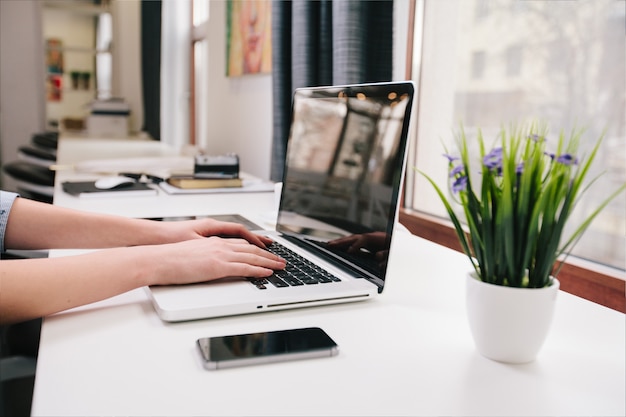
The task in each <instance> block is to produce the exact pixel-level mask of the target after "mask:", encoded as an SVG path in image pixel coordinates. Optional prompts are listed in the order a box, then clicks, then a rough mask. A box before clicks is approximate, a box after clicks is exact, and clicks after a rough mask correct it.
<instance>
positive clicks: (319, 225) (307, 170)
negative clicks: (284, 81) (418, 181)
mask: <svg viewBox="0 0 626 417" xmlns="http://www.w3.org/2000/svg"><path fill="white" fill-rule="evenodd" d="M412 92H413V87H412V84H410V83H392V84H373V85H361V86H343V87H326V88H319V87H318V88H304V89H298V90H296V92H295V94H294V101H293V110H292V111H293V114H292V117H293V120H292V126H291V133H290V137H289V142H288V149H287V158H286V163H285V174H284V178H283V193H282V201H281V206H280V211H279V215H278V222H277V230H279V231H280V232H282V233H283V234H286V235H293V236H296V237H298V238H302V239H306V240H308V241H314V242H316V244H317V245H318V246H322V247H324V248H325V249H327V250H328V251H330V252H334V253H336V254H340V256H341V257H345V256H349V257H350V258H351V261H352V262H354V264H355V265H357V266H358V267H359V269H362V270H364V271H365V272H367V273H368V274H371V275H373V278H377V279H379V280H384V271H385V266H386V263H387V255H388V251H389V245H390V241H391V232H392V230H393V226H394V221H395V216H396V213H397V204H398V195H399V189H400V183H401V180H402V174H403V162H404V155H405V150H406V137H407V131H408V119H409V112H410V107H411V106H410V104H411V100H412Z"/></svg>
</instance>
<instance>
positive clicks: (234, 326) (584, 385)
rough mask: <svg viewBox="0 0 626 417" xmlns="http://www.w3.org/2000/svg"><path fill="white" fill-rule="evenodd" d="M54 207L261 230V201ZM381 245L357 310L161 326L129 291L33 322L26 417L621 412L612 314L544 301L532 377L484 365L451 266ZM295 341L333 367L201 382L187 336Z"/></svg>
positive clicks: (462, 267)
mask: <svg viewBox="0 0 626 417" xmlns="http://www.w3.org/2000/svg"><path fill="white" fill-rule="evenodd" d="M61 149H63V148H61ZM59 156H62V155H59ZM70 175H71V173H69V172H66V173H64V174H63V175H62V177H65V178H67V177H68V176H70ZM57 198H58V199H59V201H62V202H63V204H64V205H67V206H81V205H82V208H85V209H92V210H96V211H101V212H110V213H118V214H124V215H139V216H150V217H157V216H162V215H163V216H165V215H189V214H214V213H219V212H222V213H231V212H239V213H242V214H244V215H246V216H249V217H252V218H253V219H254V220H256V221H259V220H260V221H263V220H264V219H267V218H271V216H270V215H268V213H270V212H271V210H272V206H273V202H274V199H273V195H272V193H254V194H246V195H244V194H241V195H232V194H228V195H226V194H225V195H204V196H197V195H196V196H168V195H165V194H160V195H159V197H133V198H132V204H131V201H130V198H127V199H125V200H127V201H124V202H121V201H114V200H106V201H105V200H102V201H100V200H98V202H95V201H90V202H89V204H94V206H85V205H83V204H86V203H85V202H83V201H81V203H80V204H71V203H72V201H74V202H76V203H78V201H79V200H78V199H75V200H70V199H67V198H65V197H61V196H59V195H58V191H57V195H55V204H56V200H57ZM154 199H157V200H158V204H156V205H155V202H156V201H157V200H154ZM96 204H97V206H95V205H96ZM251 208H254V210H255V211H254V212H252V211H250V209H251ZM395 236H396V238H395V240H394V243H393V249H392V255H391V259H390V271H389V275H388V280H387V285H386V287H385V291H384V292H383V294H382V295H381V297H379V298H378V299H375V300H371V301H365V302H360V303H353V304H348V305H336V306H325V307H314V308H305V309H299V310H292V311H282V312H272V313H261V314H255V315H247V316H237V317H229V318H220V319H210V320H199V321H193V322H186V323H176V324H171V323H164V322H162V321H161V320H159V318H158V317H157V315H156V313H155V312H154V310H153V308H152V306H151V304H150V302H149V300H148V298H147V296H146V294H145V292H144V291H143V290H142V289H139V290H135V291H131V292H129V293H126V294H123V295H120V296H117V297H113V298H111V299H109V300H106V301H102V302H98V303H94V304H91V305H88V306H84V307H81V308H78V309H74V310H72V311H68V312H65V313H61V314H57V315H55V316H52V317H48V318H46V319H45V320H44V324H43V328H42V334H41V344H40V350H39V360H38V366H37V377H36V382H35V393H34V400H33V408H32V412H33V415H66V416H69V415H83V416H84V415H151V416H152V415H160V416H164V415H177V416H179V415H291V416H296V415H359V416H364V415H526V416H528V415H542V416H545V415H602V416H609V415H621V416H623V415H624V414H625V413H626V410H625V407H626V406H625V403H626V399H625V392H626V387H625V375H626V371H625V369H626V366H625V355H624V352H625V338H626V330H625V328H626V326H625V324H626V322H625V316H624V315H623V314H621V313H618V312H616V311H613V310H609V309H607V308H605V307H602V306H599V305H596V304H593V303H591V302H588V301H586V300H583V299H580V298H578V297H575V296H572V295H570V294H567V293H564V292H560V293H559V296H558V301H557V309H556V312H555V317H554V321H553V324H552V328H551V332H550V335H549V337H548V339H547V341H546V343H545V345H544V347H543V349H542V351H541V352H540V354H539V356H538V358H537V360H536V361H535V362H532V363H530V364H525V365H506V364H501V363H498V362H494V361H491V360H488V359H485V358H483V357H482V356H480V355H479V354H478V353H477V352H476V350H475V348H474V345H473V341H472V338H471V335H470V332H469V329H468V326H467V322H466V317H465V311H464V310H465V301H464V274H465V272H466V271H467V270H468V267H469V265H468V263H467V260H466V259H465V257H464V256H463V255H462V254H459V253H456V252H454V251H451V250H448V249H446V248H444V247H441V246H439V245H436V244H433V243H431V242H428V241H425V240H423V239H420V238H417V237H415V236H413V235H410V234H409V233H408V232H406V231H405V230H404V229H399V232H398V233H397V234H396V235H395ZM72 253H73V252H72V251H53V252H52V253H51V256H63V255H71V254H72ZM305 326H319V327H322V328H323V329H325V330H326V331H327V332H328V333H329V334H330V335H331V336H332V337H333V338H334V339H335V340H336V341H337V343H338V344H339V346H340V353H339V355H338V356H336V357H333V358H323V359H312V360H303V361H296V362H288V363H278V364H268V365H260V366H254V367H247V368H238V369H227V370H220V371H206V370H204V368H203V367H202V365H201V363H200V361H199V358H198V355H197V352H196V347H195V341H196V339H198V338H200V337H205V336H213V335H222V334H233V333H248V332H258V331H263V330H272V329H284V328H292V327H305Z"/></svg>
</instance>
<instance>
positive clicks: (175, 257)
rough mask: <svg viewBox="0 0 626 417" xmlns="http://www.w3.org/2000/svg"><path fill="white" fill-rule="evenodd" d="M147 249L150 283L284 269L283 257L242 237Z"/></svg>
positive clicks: (185, 281) (265, 273) (257, 274)
mask: <svg viewBox="0 0 626 417" xmlns="http://www.w3.org/2000/svg"><path fill="white" fill-rule="evenodd" d="M220 223H221V222H220ZM226 230H229V231H230V230H231V229H230V228H227V229H226ZM233 230H239V229H238V228H234V229H233ZM251 235H252V236H251V238H252V237H254V236H256V235H254V234H251ZM251 240H254V239H251ZM259 241H260V242H262V240H259ZM148 248H149V249H148V250H149V252H148V255H149V256H150V257H151V259H152V262H153V263H154V267H155V268H156V273H154V274H153V277H147V278H148V279H149V280H150V281H152V282H150V283H149V284H150V285H152V284H158V285H165V284H189V283H196V282H203V281H211V280H215V279H219V278H225V277H255V278H260V277H267V276H270V275H271V274H272V273H273V272H274V271H275V270H281V269H284V268H285V261H284V260H283V259H281V258H280V257H278V256H276V255H274V254H272V253H270V252H268V251H267V250H265V249H262V248H260V247H258V246H255V245H254V244H251V242H249V241H248V240H246V239H244V238H221V237H216V236H213V237H209V238H203V239H192V240H187V241H184V242H179V243H172V244H167V245H157V246H151V247H148ZM137 249H143V248H137Z"/></svg>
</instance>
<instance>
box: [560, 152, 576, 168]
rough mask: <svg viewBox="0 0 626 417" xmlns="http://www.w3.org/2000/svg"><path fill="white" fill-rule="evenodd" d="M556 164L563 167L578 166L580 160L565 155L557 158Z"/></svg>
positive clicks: (567, 154) (570, 155)
mask: <svg viewBox="0 0 626 417" xmlns="http://www.w3.org/2000/svg"><path fill="white" fill-rule="evenodd" d="M556 162H558V163H560V164H563V165H576V164H578V158H576V157H575V156H574V155H572V154H569V153H564V154H563V155H559V156H558V157H557V158H556Z"/></svg>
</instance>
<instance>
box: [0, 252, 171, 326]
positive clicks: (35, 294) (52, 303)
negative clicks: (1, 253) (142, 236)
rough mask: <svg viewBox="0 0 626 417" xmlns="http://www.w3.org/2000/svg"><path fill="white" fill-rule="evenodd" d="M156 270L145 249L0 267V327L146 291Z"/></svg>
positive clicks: (90, 254) (156, 276)
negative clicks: (138, 291) (135, 290)
mask: <svg viewBox="0 0 626 417" xmlns="http://www.w3.org/2000/svg"><path fill="white" fill-rule="evenodd" d="M158 274H159V271H158V265H156V263H155V262H153V260H152V258H150V257H149V256H147V252H146V250H145V248H121V249H109V250H104V251H95V252H92V253H87V254H84V255H78V256H67V257H60V258H52V259H29V260H17V261H2V262H1V263H0V323H6V322H17V321H21V320H26V319H30V318H35V317H42V316H46V315H49V314H53V313H56V312H59V311H62V310H66V309H69V308H73V307H77V306H80V305H84V304H88V303H91V302H95V301H99V300H102V299H106V298H109V297H112V296H114V295H118V294H121V293H124V292H126V291H129V290H132V289H135V288H139V287H142V286H144V285H150V284H151V283H152V282H153V280H155V279H158V278H159V275H158Z"/></svg>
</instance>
